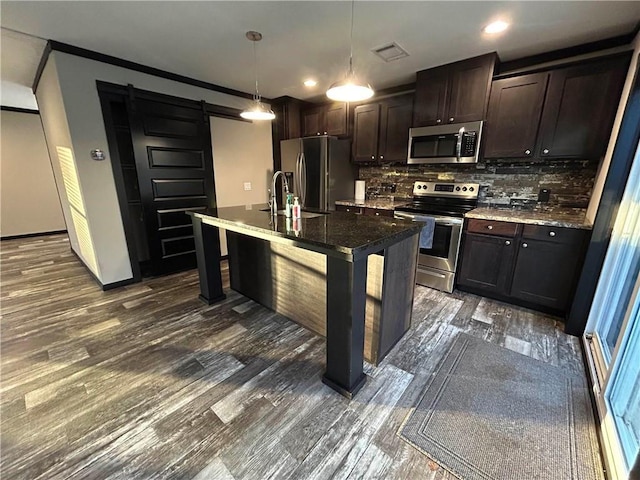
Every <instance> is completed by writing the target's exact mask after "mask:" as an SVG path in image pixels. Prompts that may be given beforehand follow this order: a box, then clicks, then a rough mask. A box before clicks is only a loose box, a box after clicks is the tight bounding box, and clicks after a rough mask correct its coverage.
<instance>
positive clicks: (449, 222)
mask: <svg viewBox="0 0 640 480" xmlns="http://www.w3.org/2000/svg"><path fill="white" fill-rule="evenodd" d="M478 189H479V185H478V184H477V183H444V182H416V183H415V184H414V185H413V201H412V202H411V203H410V204H409V205H406V206H404V207H398V208H396V210H395V216H396V218H408V219H417V217H420V216H428V217H434V218H435V220H436V225H435V230H434V232H433V246H432V248H429V249H426V248H421V249H420V254H419V256H418V275H417V279H416V282H417V283H419V284H420V285H426V286H427V287H432V288H436V289H438V290H444V291H445V292H449V293H450V292H452V291H453V285H454V282H455V272H456V266H457V264H458V253H459V250H460V240H461V238H462V224H463V222H464V214H465V213H467V212H468V211H470V210H473V209H474V208H476V205H477V203H478Z"/></svg>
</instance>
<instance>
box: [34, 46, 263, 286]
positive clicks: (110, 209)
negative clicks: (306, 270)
mask: <svg viewBox="0 0 640 480" xmlns="http://www.w3.org/2000/svg"><path fill="white" fill-rule="evenodd" d="M52 62H54V63H55V67H56V70H57V74H58V79H59V83H60V91H61V94H62V100H63V103H64V108H65V113H66V118H67V122H68V127H69V133H70V137H71V142H72V149H73V151H74V153H75V158H76V162H77V167H78V176H79V179H80V183H81V185H82V189H83V191H84V194H85V198H84V199H85V204H86V211H87V220H88V223H89V229H90V231H91V236H92V240H93V243H94V247H95V252H96V256H97V261H98V265H99V270H100V275H99V279H100V281H101V282H102V283H103V284H108V283H113V282H118V281H121V280H126V279H129V278H131V277H132V272H131V268H130V261H129V256H128V251H127V247H126V242H125V236H124V227H123V224H122V219H121V218H120V210H119V207H118V200H117V195H116V190H115V183H114V179H113V173H112V169H111V164H110V159H111V155H110V154H108V157H107V160H106V161H102V162H96V161H94V160H91V158H90V151H91V150H92V149H95V148H99V149H102V150H104V151H105V152H109V148H108V145H107V137H106V133H105V127H104V122H103V118H102V110H101V107H100V101H99V97H98V91H97V87H96V80H102V81H106V82H111V83H116V84H119V85H126V84H133V85H134V86H135V87H136V88H140V89H144V90H150V91H153V92H158V93H164V94H168V95H174V96H177V97H182V98H188V99H193V100H206V101H207V102H209V103H213V104H217V105H224V106H228V107H235V108H240V109H242V108H245V107H246V106H247V105H248V104H249V102H250V100H248V99H244V98H239V97H234V96H231V95H226V94H223V93H219V92H214V91H211V90H207V89H203V88H199V87H193V86H191V85H187V84H183V83H178V82H174V81H171V80H167V79H164V78H159V77H154V76H151V75H147V74H144V73H140V72H136V71H132V70H127V69H125V68H121V67H116V66H113V65H109V64H105V63H101V62H97V61H94V60H89V59H86V58H82V57H77V56H74V55H69V54H65V53H61V52H52V54H51V55H50V57H49V62H48V63H52ZM41 96H42V94H41V92H40V88H38V91H37V92H36V97H37V99H38V104H41ZM43 100H44V99H43ZM43 118H44V113H43ZM245 141H247V142H253V137H252V136H250V137H247V138H246V139H245ZM220 142H222V143H220ZM224 145H225V144H224V138H222V139H221V140H220V141H218V143H217V147H215V148H218V149H220V148H224ZM50 148H51V145H50ZM262 155H265V156H268V157H269V158H270V157H271V144H270V143H269V147H268V149H267V151H266V152H263V153H262ZM252 168H253V167H252ZM262 168H263V166H262V164H260V166H259V167H256V169H257V170H258V171H260V170H261V169H262ZM216 176H217V175H216ZM221 180H222V179H221Z"/></svg>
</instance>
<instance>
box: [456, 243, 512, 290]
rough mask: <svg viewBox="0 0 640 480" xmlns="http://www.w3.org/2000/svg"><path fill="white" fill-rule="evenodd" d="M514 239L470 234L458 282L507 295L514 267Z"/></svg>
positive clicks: (465, 245) (464, 250) (463, 253)
mask: <svg viewBox="0 0 640 480" xmlns="http://www.w3.org/2000/svg"><path fill="white" fill-rule="evenodd" d="M514 252H515V250H514V245H513V239H511V238H505V237H496V236H493V235H478V234H475V233H468V234H467V235H466V238H465V242H464V249H463V251H462V258H463V262H462V265H461V267H460V274H459V277H458V278H459V280H458V283H460V284H463V285H468V286H470V287H473V288H477V289H479V290H483V291H486V292H488V293H495V294H499V295H507V293H508V292H509V280H510V277H511V269H512V268H513V256H514Z"/></svg>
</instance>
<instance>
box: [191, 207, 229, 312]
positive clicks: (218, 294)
mask: <svg viewBox="0 0 640 480" xmlns="http://www.w3.org/2000/svg"><path fill="white" fill-rule="evenodd" d="M191 223H192V225H193V237H194V240H195V245H196V259H197V262H198V277H199V279H200V295H199V296H198V298H199V299H200V300H202V301H203V302H204V303H206V304H207V305H212V304H214V303H216V302H219V301H221V300H224V299H225V298H227V296H226V295H225V294H224V291H223V290H222V272H221V269H220V232H219V230H218V227H214V226H212V225H207V224H205V223H202V220H201V219H200V218H198V217H196V216H195V215H192V216H191Z"/></svg>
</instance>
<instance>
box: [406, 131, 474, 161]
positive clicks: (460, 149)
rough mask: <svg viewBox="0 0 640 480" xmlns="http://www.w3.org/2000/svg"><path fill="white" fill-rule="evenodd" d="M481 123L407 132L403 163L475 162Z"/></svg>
mask: <svg viewBox="0 0 640 480" xmlns="http://www.w3.org/2000/svg"><path fill="white" fill-rule="evenodd" d="M483 123H484V122H467V123H452V124H449V125H437V126H434V127H419V128H411V129H409V155H408V157H407V163H409V164H419V163H476V162H477V161H478V155H479V152H480V139H481V138H482V126H483Z"/></svg>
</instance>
